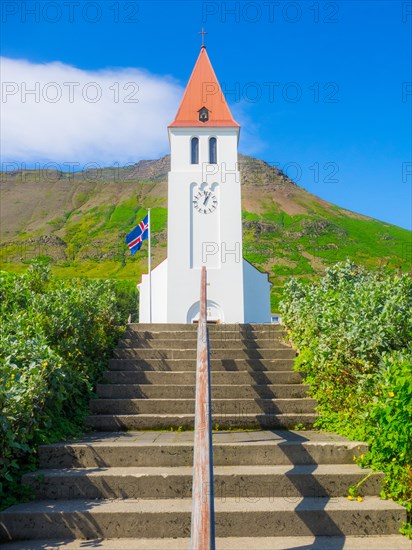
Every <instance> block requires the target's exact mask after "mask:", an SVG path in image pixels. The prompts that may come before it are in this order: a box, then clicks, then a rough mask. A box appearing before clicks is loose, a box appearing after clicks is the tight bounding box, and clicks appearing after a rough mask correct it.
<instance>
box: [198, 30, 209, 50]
mask: <svg viewBox="0 0 412 550" xmlns="http://www.w3.org/2000/svg"><path fill="white" fill-rule="evenodd" d="M198 34H201V35H202V48H206V46H205V34H208V33H207V32H205V29H204V28H203V27H202V32H199V33H198Z"/></svg>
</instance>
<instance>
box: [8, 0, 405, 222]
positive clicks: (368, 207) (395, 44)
mask: <svg viewBox="0 0 412 550" xmlns="http://www.w3.org/2000/svg"><path fill="white" fill-rule="evenodd" d="M1 7H2V42H1V45H2V51H1V54H2V56H3V58H4V59H3V63H2V66H3V69H2V73H3V75H2V76H3V81H6V83H8V87H7V88H6V91H7V94H6V96H5V95H4V89H3V99H2V104H1V109H2V118H3V124H2V126H3V128H2V131H3V135H2V138H3V140H4V142H3V156H2V160H3V162H6V163H13V162H19V163H23V162H25V163H26V164H27V165H28V166H29V165H33V163H36V162H38V163H39V164H40V165H41V163H46V162H56V163H65V162H66V163H68V162H73V163H74V162H75V161H76V160H78V161H79V162H81V163H83V164H84V163H87V162H96V163H100V164H113V163H115V162H117V161H118V162H119V163H121V164H122V163H125V162H135V161H137V160H139V159H141V158H158V157H160V156H161V155H163V154H165V153H167V152H168V141H167V132H166V127H165V126H166V125H167V123H168V122H170V121H171V120H172V119H173V117H174V114H175V111H176V108H177V105H178V102H179V99H180V95H181V93H182V90H183V88H184V86H185V84H186V82H187V79H188V77H189V75H190V72H191V70H192V68H193V65H194V62H195V60H196V58H197V55H198V51H199V46H200V37H199V35H198V31H200V30H201V27H202V25H203V26H204V27H205V30H206V31H207V32H208V35H207V36H206V44H207V50H208V53H209V56H210V58H211V60H212V63H213V66H214V68H215V71H216V74H217V76H218V78H219V80H220V82H221V84H222V87H223V90H224V91H226V95H227V99H228V102H229V104H230V106H231V109H232V111H233V113H234V115H235V117H236V118H237V120H238V121H239V122H240V123H241V125H242V131H241V140H240V147H239V150H240V152H242V153H245V154H251V155H253V156H256V157H258V158H262V159H264V160H266V161H268V162H270V163H276V165H277V166H279V167H280V168H282V169H284V170H286V172H287V173H288V175H290V176H291V177H292V178H294V179H295V180H297V182H298V183H299V184H300V185H302V186H303V187H305V188H306V189H308V190H309V191H311V192H313V193H315V194H317V195H319V196H320V197H322V198H324V199H326V200H329V201H331V202H334V203H336V204H339V205H340V206H343V207H346V208H348V209H350V210H354V211H357V212H361V213H364V214H367V215H370V216H372V217H375V218H378V219H381V220H384V221H388V222H391V223H394V224H397V225H400V226H402V227H406V228H409V229H410V228H411V216H412V166H411V164H410V163H411V105H412V84H411V82H412V76H411V66H412V63H411V27H412V5H411V2H403V1H399V2H398V1H394V0H391V1H374V0H365V1H350V0H349V1H348V0H344V1H339V2H333V1H332V2H312V1H307V0H303V1H300V2H283V1H281V0H279V1H277V2H213V1H212V2H193V1H189V0H187V1H182V2H170V1H169V2H167V1H165V2H160V1H150V2H149V1H124V2H122V1H119V2H116V1H113V2H112V1H111V0H108V1H107V2H106V1H98V2H88V1H80V0H77V1H73V2H72V1H70V0H69V1H68V2H59V3H57V2H51V1H50V2H49V1H43V2H30V1H26V2H16V1H6V0H4V1H3V2H2V6H1ZM33 10H34V13H33ZM38 75H40V76H38ZM65 79H68V80H69V81H70V82H72V81H74V80H75V81H78V82H80V83H81V85H80V86H78V87H76V89H74V88H73V93H75V92H76V93H77V91H78V90H80V89H84V86H85V85H86V86H87V84H85V83H87V82H89V83H90V82H97V83H98V85H99V86H100V87H101V88H102V89H104V94H103V98H102V99H101V100H99V101H98V102H97V101H96V102H95V103H93V102H91V103H90V102H87V101H86V102H85V101H84V97H79V98H77V97H76V98H75V101H74V102H72V104H70V105H68V103H67V101H68V99H67V97H66V98H65V94H66V95H67V94H68V87H67V86H66V87H64V86H63V83H64V82H65V81H66V80H65ZM73 79H74V80H73ZM23 81H25V82H26V91H27V89H30V85H31V86H33V83H35V82H37V81H39V82H40V97H39V100H38V101H37V100H35V97H36V96H35V95H33V96H32V97H30V96H26V97H25V96H24V93H23V92H24V88H23ZM50 82H55V83H56V82H57V83H58V86H59V87H60V90H61V91H63V98H62V99H61V101H59V102H52V103H50V102H48V103H47V102H46V103H44V101H43V96H42V94H43V91H44V89H45V87H46V88H47V91H48V92H49V91H51V92H53V89H52V88H49V87H47V85H48V83H50ZM13 83H14V84H13ZM116 83H120V87H118V88H117V94H118V96H119V98H120V101H119V102H117V104H116V105H113V103H114V101H113V100H114V97H115V94H116V86H119V84H116ZM130 83H132V84H133V83H134V85H135V88H133V85H131V86H129V88H125V87H126V86H127V85H128V84H130ZM105 87H106V88H105ZM91 91H92V92H93V89H92V88H91ZM133 92H135V95H134V96H133ZM128 94H129V95H128ZM130 94H131V95H130ZM127 97H132V98H133V97H136V98H138V99H139V102H138V103H133V102H130V103H129V102H127V101H126V102H125V101H124V99H125V98H127ZM65 99H66V103H65V102H64V100H65ZM81 100H82V101H81ZM119 103H121V105H119ZM39 121H41V122H39ZM7 133H9V136H8V135H7ZM8 137H9V139H8ZM5 143H7V144H8V145H7V146H5V145H4V144H5Z"/></svg>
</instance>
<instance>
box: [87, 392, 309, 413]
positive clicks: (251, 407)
mask: <svg viewBox="0 0 412 550" xmlns="http://www.w3.org/2000/svg"><path fill="white" fill-rule="evenodd" d="M316 405H317V402H316V400H315V399H311V398H308V397H307V398H298V399H260V398H258V397H257V398H255V399H216V398H215V397H214V396H213V400H212V415H218V416H226V415H230V416H232V415H234V416H240V417H242V416H244V415H249V414H270V415H275V414H283V413H291V414H302V413H303V414H305V413H314V412H315V407H316ZM90 411H91V412H92V413H94V414H116V415H117V414H119V415H128V414H172V415H174V414H194V411H195V400H194V399H92V400H91V401H90Z"/></svg>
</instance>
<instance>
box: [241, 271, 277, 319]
mask: <svg viewBox="0 0 412 550" xmlns="http://www.w3.org/2000/svg"><path fill="white" fill-rule="evenodd" d="M243 279H244V301H245V323H270V321H271V311H270V283H269V281H268V276H267V274H266V273H261V272H260V271H258V270H257V269H256V268H255V267H253V265H252V264H250V263H249V262H248V261H247V260H243Z"/></svg>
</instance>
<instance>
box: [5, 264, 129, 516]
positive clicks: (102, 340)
mask: <svg viewBox="0 0 412 550" xmlns="http://www.w3.org/2000/svg"><path fill="white" fill-rule="evenodd" d="M0 301H1V306H0V307H1V309H0V312H1V323H2V331H1V335H0V409H1V416H0V500H1V503H2V506H7V505H8V504H10V503H11V502H12V501H13V498H14V497H13V496H12V495H14V494H15V493H16V491H17V492H19V485H18V481H19V478H20V475H21V472H22V469H23V470H24V469H25V468H26V467H27V466H30V464H34V462H35V457H36V447H37V446H38V445H39V444H42V443H46V442H51V441H56V440H58V439H60V438H64V437H67V436H70V435H75V434H77V433H79V430H80V429H81V426H82V421H83V418H84V416H85V415H86V413H87V407H88V400H89V398H90V396H91V394H92V390H93V386H94V384H95V382H96V380H97V379H98V377H99V376H100V374H101V373H102V371H103V369H104V367H105V363H106V359H107V357H108V354H109V352H110V350H111V349H112V348H113V346H114V345H115V343H116V341H117V339H118V337H119V335H120V331H121V323H125V320H126V318H125V316H124V313H123V312H122V313H121V311H120V309H119V306H118V303H117V302H118V299H117V296H116V291H115V286H114V284H113V283H111V282H109V281H91V280H81V279H73V280H67V279H66V280H59V279H56V278H51V276H50V270H49V267H47V266H45V265H42V264H40V263H39V262H37V263H35V264H33V265H32V266H31V267H30V268H29V270H28V271H27V272H26V273H25V274H24V275H13V274H10V273H5V272H0ZM6 495H7V497H6Z"/></svg>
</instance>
